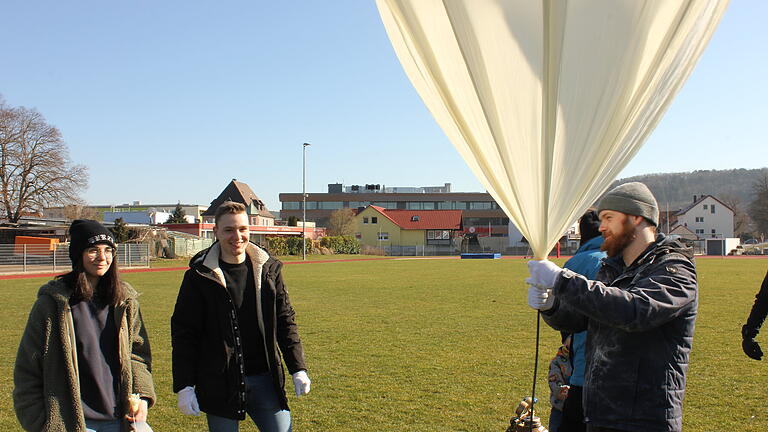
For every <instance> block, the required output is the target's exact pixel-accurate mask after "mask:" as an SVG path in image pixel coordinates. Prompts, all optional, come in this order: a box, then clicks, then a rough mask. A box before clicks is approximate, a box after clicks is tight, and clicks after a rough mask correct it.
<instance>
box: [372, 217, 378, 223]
mask: <svg viewBox="0 0 768 432" xmlns="http://www.w3.org/2000/svg"><path fill="white" fill-rule="evenodd" d="M371 223H372V224H375V223H379V218H378V217H376V216H373V217H372V218H371Z"/></svg>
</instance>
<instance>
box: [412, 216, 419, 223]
mask: <svg viewBox="0 0 768 432" xmlns="http://www.w3.org/2000/svg"><path fill="white" fill-rule="evenodd" d="M418 221H419V215H413V216H411V222H418Z"/></svg>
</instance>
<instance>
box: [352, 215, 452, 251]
mask: <svg viewBox="0 0 768 432" xmlns="http://www.w3.org/2000/svg"><path fill="white" fill-rule="evenodd" d="M461 213H462V211H461V210H406V209H387V208H384V207H379V206H374V205H369V206H368V207H366V208H364V209H363V210H361V211H360V212H358V213H357V215H356V216H355V219H356V221H357V234H356V237H357V238H358V240H359V241H360V244H361V245H363V246H373V247H381V248H384V249H388V248H390V247H392V246H403V247H405V246H417V247H423V246H435V247H436V248H437V249H450V248H452V247H453V244H454V243H453V240H454V239H455V238H456V237H458V236H460V235H461V234H462V230H463V228H462V222H461Z"/></svg>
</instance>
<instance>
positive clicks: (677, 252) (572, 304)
mask: <svg viewBox="0 0 768 432" xmlns="http://www.w3.org/2000/svg"><path fill="white" fill-rule="evenodd" d="M598 215H599V217H600V232H601V233H602V234H603V237H604V238H605V241H604V243H603V246H602V249H603V250H605V251H606V252H607V255H608V258H606V259H605V260H604V261H603V265H602V267H601V268H600V270H599V271H598V273H597V275H596V276H595V280H589V279H587V278H585V277H584V276H582V275H579V274H577V273H574V272H572V271H570V270H567V269H565V270H564V269H561V268H560V267H558V266H557V265H555V264H554V263H552V262H550V261H547V260H542V261H530V262H529V263H528V269H529V271H530V274H531V277H530V278H528V279H526V282H527V283H528V284H529V285H530V288H529V290H528V304H529V305H530V306H531V307H532V308H534V309H538V310H540V311H541V312H542V316H543V317H544V320H545V321H546V322H547V323H548V324H549V325H550V326H552V327H553V328H555V329H556V330H561V331H567V332H579V331H583V330H588V333H587V342H586V353H585V358H586V367H585V379H584V388H583V405H584V421H585V422H586V423H587V431H594V432H603V431H605V432H611V431H643V432H654V431H664V432H666V431H680V430H682V417H683V395H684V393H685V376H686V372H687V370H688V359H689V355H690V350H691V345H692V342H693V329H694V321H695V319H696V309H697V303H698V301H697V298H698V294H697V292H698V286H697V282H696V269H695V267H694V264H693V260H692V259H693V257H692V253H691V251H690V249H688V248H685V247H684V246H683V245H682V244H681V243H680V242H678V241H677V240H676V239H674V238H671V237H666V236H664V235H663V234H656V225H657V224H658V222H659V210H658V205H657V203H656V199H655V198H654V197H653V194H651V191H650V190H648V188H647V187H646V186H645V185H644V184H642V183H626V184H623V185H621V186H618V187H616V188H614V189H613V190H611V191H610V192H608V193H607V194H605V196H604V197H603V198H602V200H601V201H600V204H599V205H598Z"/></svg>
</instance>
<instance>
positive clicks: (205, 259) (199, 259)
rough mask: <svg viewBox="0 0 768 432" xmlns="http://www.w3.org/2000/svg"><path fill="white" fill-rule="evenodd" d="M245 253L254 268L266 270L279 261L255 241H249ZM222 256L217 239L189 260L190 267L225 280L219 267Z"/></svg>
mask: <svg viewBox="0 0 768 432" xmlns="http://www.w3.org/2000/svg"><path fill="white" fill-rule="evenodd" d="M245 254H246V255H247V257H248V259H250V260H251V263H252V264H253V267H254V269H257V268H262V267H263V268H264V270H265V271H269V270H271V269H272V267H273V266H274V264H275V263H277V262H278V261H277V260H275V259H274V258H272V257H271V256H270V255H269V254H268V253H267V251H265V250H264V249H262V248H260V247H259V246H257V245H256V244H255V243H253V242H249V243H248V246H247V247H246V249H245ZM220 256H221V244H220V243H219V242H218V241H216V242H214V243H213V244H212V245H211V247H209V248H208V249H203V250H201V251H200V252H198V253H197V254H195V256H193V257H192V259H191V260H190V261H189V267H190V268H191V269H193V270H196V271H198V272H200V273H203V274H208V275H210V276H212V277H214V278H216V279H218V280H219V281H221V282H223V281H224V273H222V271H221V269H220V268H219V257H220Z"/></svg>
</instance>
